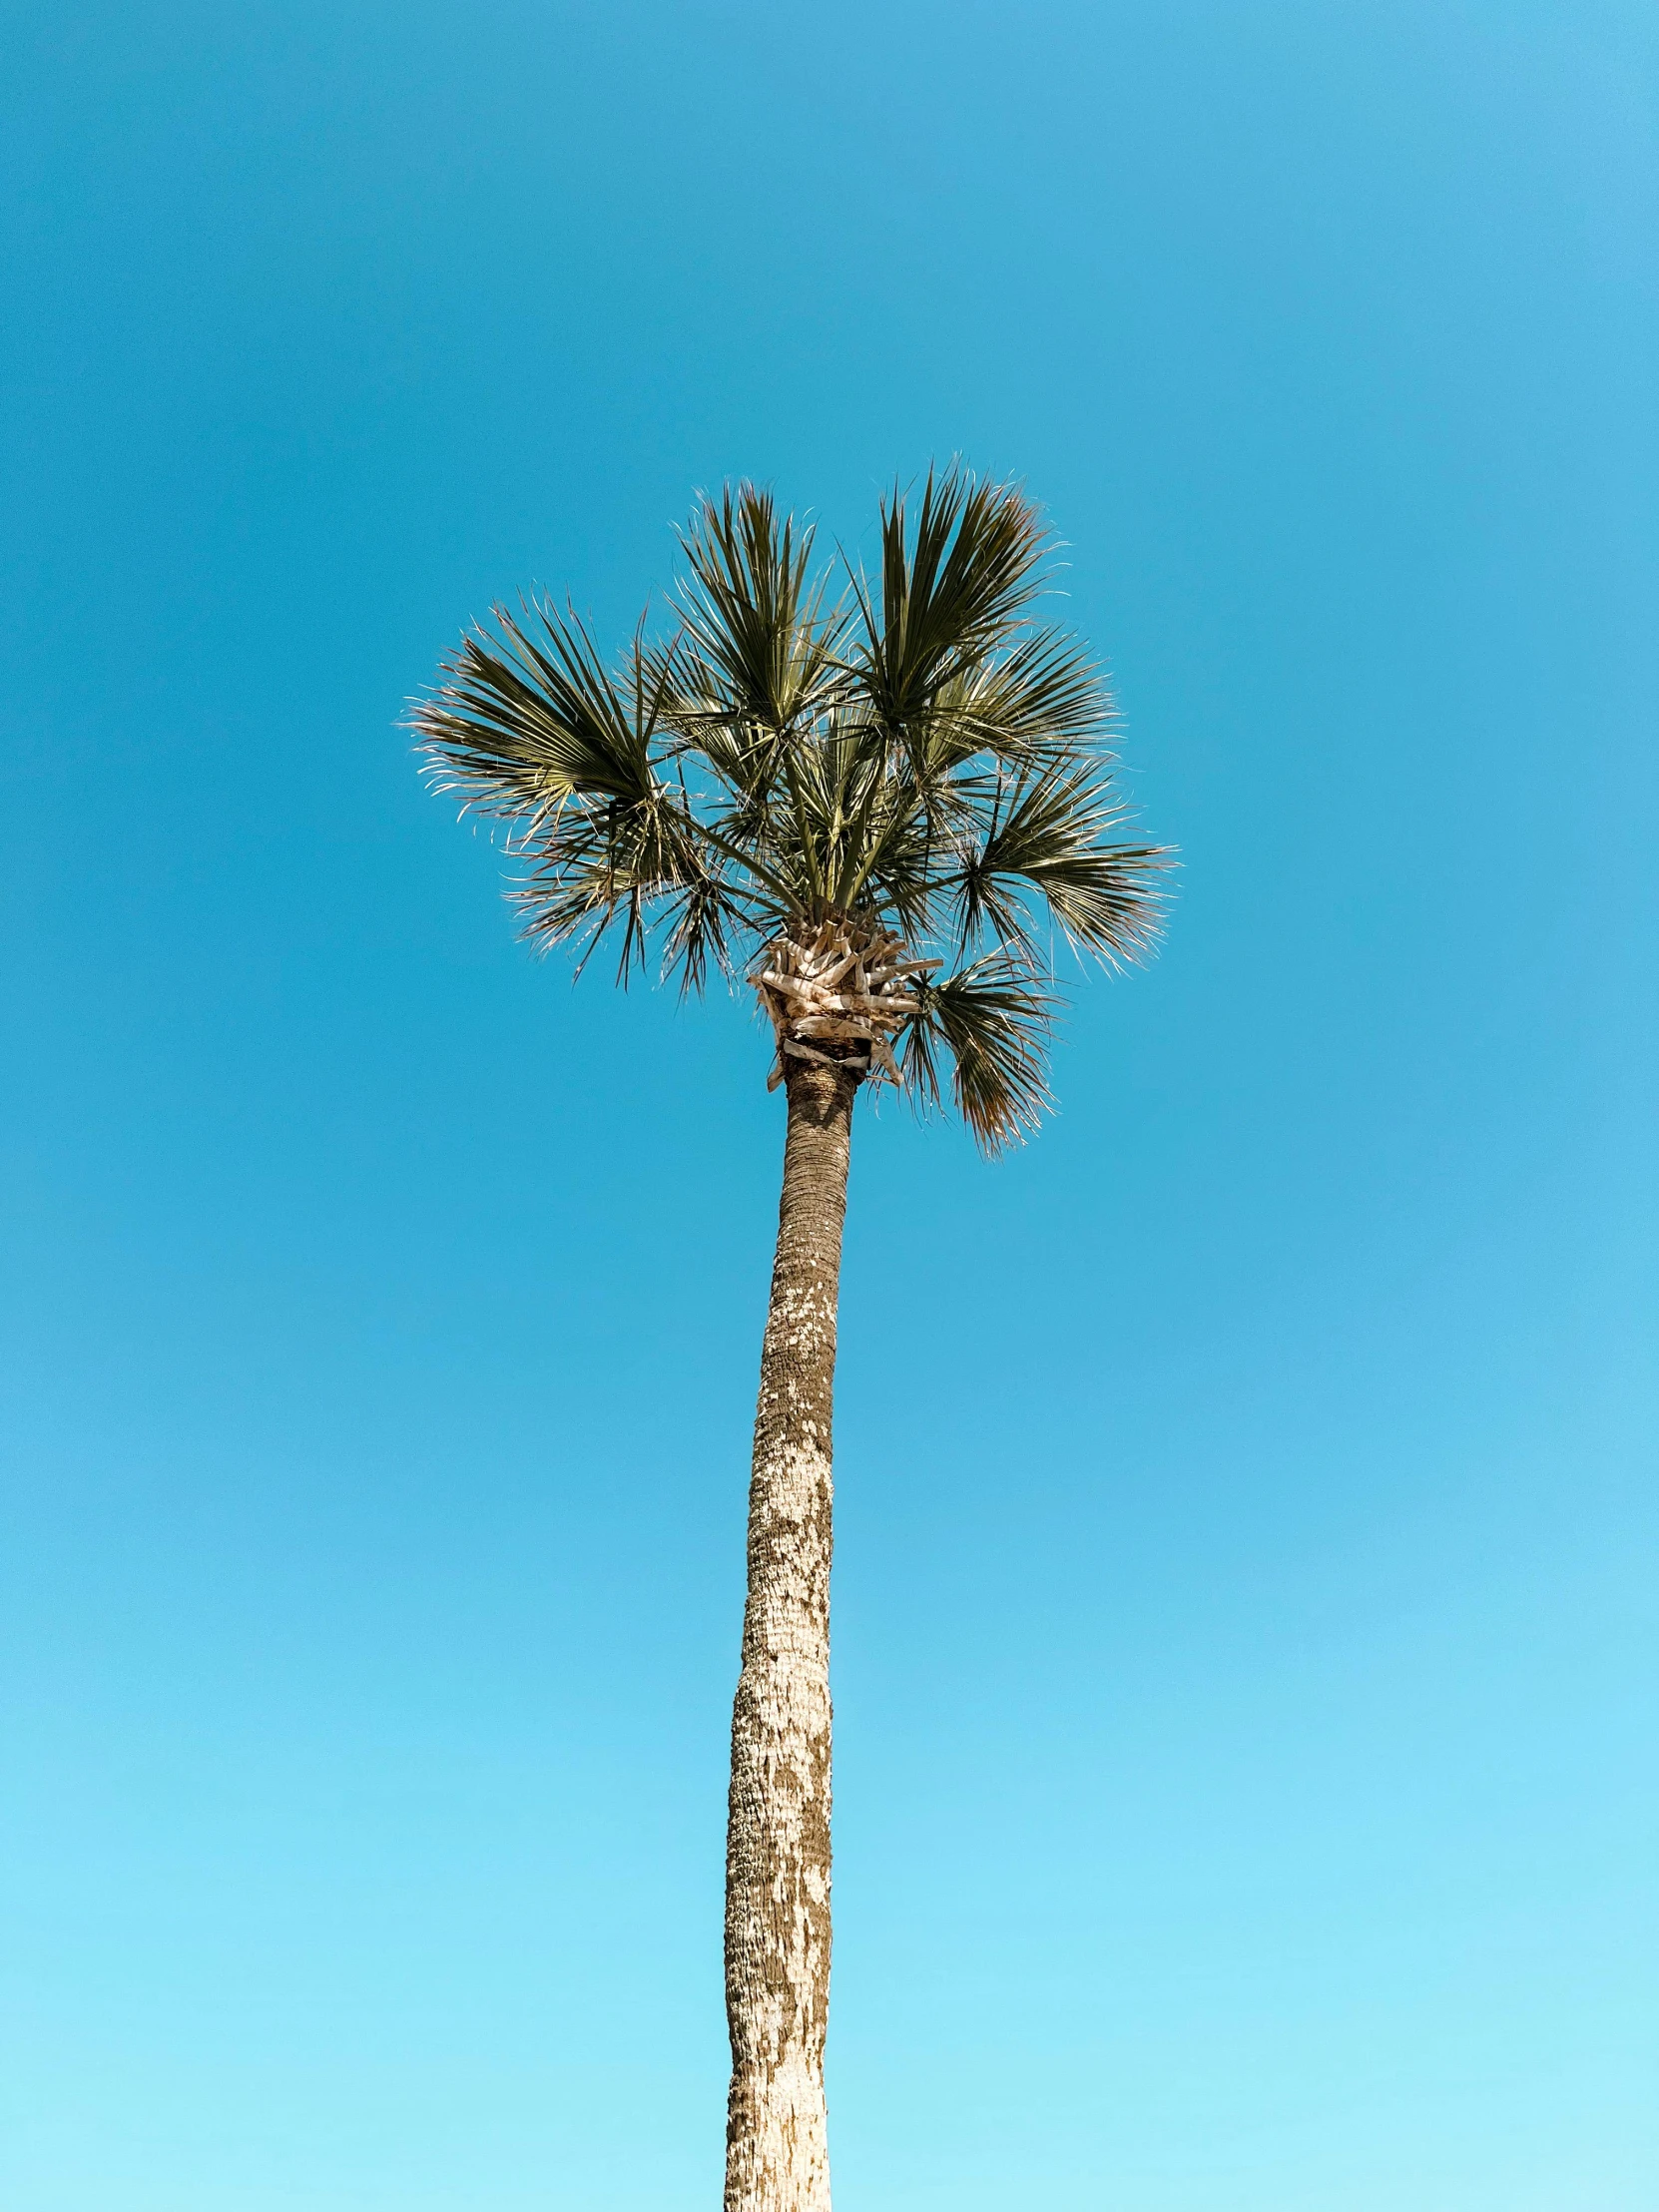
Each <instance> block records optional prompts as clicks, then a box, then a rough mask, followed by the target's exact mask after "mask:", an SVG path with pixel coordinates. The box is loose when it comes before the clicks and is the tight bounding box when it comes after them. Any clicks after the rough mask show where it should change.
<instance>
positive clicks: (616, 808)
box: [408, 465, 1172, 1151]
mask: <svg viewBox="0 0 1659 2212" xmlns="http://www.w3.org/2000/svg"><path fill="white" fill-rule="evenodd" d="M879 523H880V566H879V571H878V573H877V574H876V575H874V576H873V577H872V576H867V575H865V574H864V573H863V572H862V571H857V572H854V571H852V570H850V569H847V568H846V567H845V564H844V563H843V564H842V567H841V571H840V577H839V589H838V590H837V589H836V574H835V571H834V569H833V566H832V564H823V563H817V562H816V560H815V551H816V549H815V540H814V534H813V531H812V528H811V527H810V526H808V527H803V526H802V525H801V524H800V523H798V521H797V520H796V518H795V517H794V516H793V515H788V514H784V513H781V512H780V510H779V508H778V505H777V502H776V500H775V499H774V497H773V495H772V493H771V492H770V491H769V490H767V489H766V488H764V487H762V486H758V485H755V484H751V483H740V484H736V485H729V486H727V487H726V488H725V489H724V490H723V491H721V492H720V493H719V494H718V495H713V496H708V497H705V498H702V499H700V500H699V501H698V503H697V505H696V507H695V509H694V511H693V514H692V517H691V521H690V523H689V524H688V526H687V528H686V530H685V531H684V532H683V533H682V536H681V551H682V559H683V567H682V573H681V576H680V580H679V582H678V585H677V587H676V589H675V591H674V593H673V594H672V595H671V597H670V600H669V602H668V604H667V607H666V610H665V612H666V616H667V620H666V621H665V622H664V623H662V624H660V625H658V626H655V627H652V626H650V625H648V623H647V622H645V621H642V623H641V626H640V629H639V630H638V631H637V632H636V633H635V636H634V638H633V639H632V641H631V642H630V644H629V646H628V648H627V649H626V650H625V651H624V652H623V653H622V654H621V655H620V656H618V657H616V658H615V659H610V658H607V657H606V656H605V654H604V653H603V652H602V651H601V649H600V647H599V646H598V645H597V643H596V642H595V640H594V638H593V636H592V635H591V633H590V631H589V630H588V628H587V626H586V625H585V624H584V623H583V622H582V621H581V620H580V619H579V618H578V617H577V616H576V615H575V613H574V612H573V611H571V610H570V609H568V608H567V609H566V610H565V611H563V612H561V611H559V610H558V609H557V608H556V607H554V606H553V605H552V604H551V603H550V602H547V601H531V602H526V603H523V604H522V605H521V606H520V607H519V609H518V610H517V611H516V612H509V611H508V610H507V609H505V608H503V607H497V608H496V609H495V610H494V611H493V614H492V616H491V619H490V621H489V622H488V623H487V624H484V625H480V626H479V627H477V628H475V629H473V630H472V631H470V632H468V633H467V635H466V636H464V637H463V638H462V640H461V641H460V644H459V645H458V646H457V647H456V649H455V651H454V653H453V654H452V655H451V656H450V658H449V659H448V660H447V661H446V662H445V663H444V664H443V666H442V668H441V669H440V670H439V673H438V679H437V682H436V684H435V685H434V687H433V689H432V691H431V692H430V693H429V694H427V695H426V696H425V697H423V698H421V699H419V700H417V701H415V702H414V703H413V704H412V705H411V707H410V710H409V716H408V721H409V726H410V727H411V728H412V730H413V731H414V734H415V737H416V740H417V745H418V750H419V753H420V755H421V759H422V765H423V768H424V772H425V774H426V775H427V777H428V780H429V781H430V782H431V784H432V785H433V787H434V788H435V789H437V790H440V791H447V792H454V793H457V794H458V795H459V797H460V799H461V803H462V811H463V812H467V811H477V812H478V813H481V814H484V815H486V816H489V817H491V818H493V819H496V820H499V821H502V822H505V823H506V824H508V825H509V835H510V843H511V848H512V851H513V853H514V855H515V857H516V858H517V859H518V860H519V861H520V863H521V866H522V873H521V876H520V879H519V880H518V881H517V883H516V884H515V885H514V887H513V891H512V896H513V898H514V899H515V901H516V903H517V904H518V906H519V909H520V912H521V915H522V919H523V927H524V933H525V935H526V936H527V937H528V938H529V939H530V940H531V941H532V942H533V943H534V944H536V945H537V946H539V947H540V948H542V949H550V948H552V947H553V946H555V945H568V946H570V947H571V948H572V949H573V950H574V951H576V953H577V954H578V961H579V965H585V964H586V962H587V960H588V959H589V958H590V957H591V956H592V954H593V953H594V952H595V951H596V950H597V949H598V947H599V946H600V945H601V944H602V943H604V942H610V943H611V945H612V946H613V948H614V949H615V951H616V953H617V966H618V975H619V979H620V980H622V981H624V982H626V981H627V980H628V979H629V978H630V977H631V976H632V975H633V974H635V973H637V972H639V971H641V970H643V969H644V968H645V967H647V966H648V965H652V964H655V965H657V966H659V967H660V970H661V972H662V973H663V974H664V975H665V976H672V977H673V978H674V979H675V980H676V981H677V982H678V984H679V986H680V988H681V990H682V991H685V992H691V993H696V992H700V991H701V990H702V989H703V988H704V987H705V985H706V983H707V982H708V980H709V978H710V977H711V976H712V975H715V974H720V975H723V976H725V977H727V978H728V979H730V978H732V977H734V976H736V975H739V974H744V973H749V974H752V975H753V976H754V977H756V978H757V979H758V980H757V988H758V989H759V990H760V991H761V995H762V1003H763V1005H764V1006H765V1008H766V1010H767V1011H768V1013H769V1016H770V1018H771V1020H772V1023H773V1027H774V1030H775V1033H776V1044H777V1052H778V1057H777V1059H776V1061H775V1064H774V1073H773V1080H774V1081H777V1080H780V1079H781V1078H782V1073H783V1070H784V1068H785V1064H786V1061H787V1060H790V1059H791V1055H792V1054H793V1056H794V1060H793V1061H792V1063H791V1064H794V1063H795V1062H799V1060H800V1059H802V1058H803V1057H805V1058H808V1059H810V1058H812V1057H814V1056H815V1055H816V1056H818V1057H820V1058H823V1057H825V1056H826V1055H828V1056H829V1057H830V1058H831V1059H832V1060H833V1061H834V1062H835V1064H837V1065H839V1066H841V1067H843V1068H846V1069H848V1070H850V1071H852V1072H853V1073H854V1074H855V1075H857V1076H863V1075H865V1074H867V1076H868V1077H869V1079H870V1080H871V1081H875V1082H880V1081H893V1082H897V1083H899V1084H900V1085H901V1086H902V1088H903V1089H904V1090H905V1091H906V1092H907V1093H908V1095H909V1096H910V1098H911V1100H912V1101H913V1102H914V1103H915V1104H916V1105H917V1107H918V1108H920V1109H922V1110H926V1109H928V1108H930V1107H935V1106H942V1105H944V1104H946V1103H947V1102H948V1103H949V1104H951V1105H953V1106H954V1108H955V1109H956V1110H957V1111H958V1112H959V1113H960V1114H961V1115H962V1117H963V1119H964V1120H965V1121H966V1122H967V1124H968V1126H969V1127H970V1128H971V1129H972V1131H973V1133H974V1136H975V1137H976V1139H977V1140H978V1142H979V1143H980V1144H981V1145H982V1146H983V1147H984V1148H985V1149H986V1150H987V1151H995V1150H997V1149H999V1148H1000V1147H1002V1146H1003V1145H1006V1144H1008V1143H1010V1142H1012V1141H1014V1140H1015V1139H1016V1138H1018V1137H1020V1136H1022V1135H1024V1134H1026V1133H1027V1132H1029V1131H1030V1130H1032V1129H1034V1128H1035V1127H1036V1125H1037V1123H1038V1121H1039V1120H1040V1118H1041V1116H1042V1114H1043V1113H1044V1111H1045V1110H1046V1108H1047V1106H1048V1104H1049V1093H1048V1088H1047V1076H1046V1062H1047V1045H1048V1039H1049V1035H1050V1032H1051V1029H1052V1026H1053V1021H1054V1016H1055V1010H1056V998H1055V992H1054V987H1053V981H1052V975H1051V972H1050V970H1051V963H1052V960H1053V957H1054V953H1055V950H1056V948H1059V949H1062V950H1064V949H1066V948H1069V949H1070V951H1071V952H1072V953H1073V954H1074V955H1077V956H1081V957H1082V958H1083V959H1085V960H1088V959H1094V960H1098V961H1101V962H1103V963H1104V964H1105V965H1107V966H1108V967H1114V966H1119V965H1122V964H1123V963H1125V962H1127V961H1131V960H1136V959H1139V958H1142V957H1144V956H1145V955H1146V954H1147V953H1148V952H1149V951H1150V949H1151V948H1152V946H1153V944H1154V942H1155V941H1156V938H1157V935H1158V932H1159V928H1160V926H1161V903H1162V902H1161V887H1162V882H1163V878H1164V873H1165V871H1166V869H1167V868H1168V867H1169V866H1170V864H1171V861H1172V855H1171V853H1170V852H1169V851H1168V850H1167V849H1166V848H1164V847H1162V846H1158V845H1153V844H1148V843H1146V842H1143V841H1140V840H1139V839H1137V838H1135V837H1133V836H1132V835H1131V834H1129V833H1128V831H1129V828H1130V825H1129V819H1128V814H1127V810H1126V808H1125V805H1124V802H1123V799H1122V796H1121V794H1120V792H1119V791H1118V788H1117V786H1116V784H1115V782H1114V772H1115V761H1114V757H1113V753H1112V750H1111V739H1112V737H1113V734H1114V730H1115V717H1114V713H1113V709H1112V704H1111V699H1110V697H1109V694H1108V692H1107V689H1106V685H1105V680H1104V677H1103V675H1102V672H1101V669H1100V667H1099V664H1098V662H1097V661H1096V659H1095V658H1094V657H1093V656H1092V655H1091V654H1090V653H1089V652H1088V650H1087V649H1086V648H1085V647H1084V646H1083V645H1082V644H1080V643H1079V642H1078V641H1077V640H1076V639H1074V638H1071V637H1069V636H1067V635H1066V634H1065V633H1064V632H1063V631H1060V630H1058V629H1056V628H1054V627H1052V626H1051V625H1048V624H1046V623H1044V622H1042V621H1040V620H1039V619H1038V604H1039V601H1040V599H1041V597H1042V594H1043V591H1044V587H1045V583H1046V573H1047V572H1046V562H1047V557H1048V554H1049V551H1050V549H1051V547H1052V542H1053V541H1052V538H1051V535H1050V533H1049V531H1048V528H1047V525H1046V523H1045V522H1044V520H1043V518H1042V515H1041V513H1040V511H1039V510H1038V508H1037V507H1036V506H1035V505H1034V504H1033V503H1032V502H1031V501H1030V499H1028V498H1027V496H1026V494H1025V493H1024V491H1023V490H1022V489H1021V488H1020V487H1019V486H1017V485H1013V484H1007V483H995V482H984V481H980V480H978V479H976V478H975V477H973V476H972V475H970V474H969V473H968V472H967V471H966V470H964V469H962V468H960V467H959V466H954V465H953V466H952V467H950V468H948V469H946V470H944V471H943V472H938V471H929V473H928V475H927V477H926V479H925V481H924V482H923V484H922V487H921V490H920V492H919V494H916V493H914V492H910V493H905V492H902V491H897V490H895V491H894V493H893V495H892V496H891V497H890V498H889V499H887V500H886V501H884V502H883V503H882V505H881V509H880V515H879ZM757 959H760V961H761V963H762V964H761V967H760V968H757V967H756V961H757ZM769 962H770V965H768V963H769ZM763 975H767V976H770V977H771V978H772V980H771V981H761V980H759V978H761V977H762V976H763Z"/></svg>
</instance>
